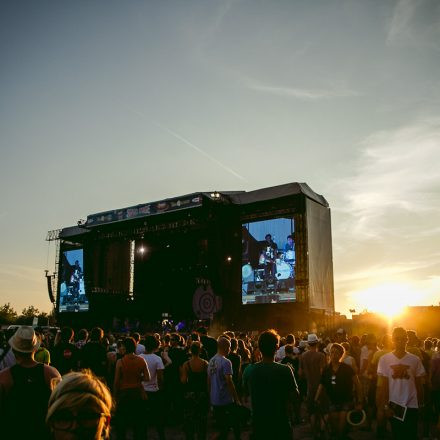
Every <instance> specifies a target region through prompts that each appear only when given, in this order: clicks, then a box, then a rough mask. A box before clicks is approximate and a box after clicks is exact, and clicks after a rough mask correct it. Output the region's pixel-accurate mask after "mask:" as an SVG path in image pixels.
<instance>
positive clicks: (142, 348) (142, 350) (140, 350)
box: [132, 332, 145, 354]
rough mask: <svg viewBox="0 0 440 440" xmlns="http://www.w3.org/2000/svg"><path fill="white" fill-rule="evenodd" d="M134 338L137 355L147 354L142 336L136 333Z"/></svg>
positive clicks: (133, 335)
mask: <svg viewBox="0 0 440 440" xmlns="http://www.w3.org/2000/svg"><path fill="white" fill-rule="evenodd" d="M132 337H133V339H134V340H135V341H136V354H142V353H145V345H144V344H141V335H140V334H139V333H137V332H134V333H133V334H132Z"/></svg>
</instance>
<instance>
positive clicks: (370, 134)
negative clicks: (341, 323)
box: [0, 0, 440, 312]
mask: <svg viewBox="0 0 440 440" xmlns="http://www.w3.org/2000/svg"><path fill="white" fill-rule="evenodd" d="M0 55H1V60H2V63H1V67H0V96H1V100H0V153H1V161H0V188H1V190H0V191H1V204H0V231H1V233H0V303H4V302H11V304H12V305H13V306H14V307H16V308H17V309H19V310H21V308H23V307H25V306H27V305H29V304H33V305H35V306H37V307H39V308H40V309H43V310H49V308H50V303H49V300H48V297H47V291H46V286H45V279H44V276H43V275H44V269H46V268H47V266H48V268H49V269H50V270H53V261H54V256H53V248H49V249H48V245H47V243H46V242H45V241H44V238H45V234H46V231H47V230H49V229H57V228H59V227H63V226H66V225H71V224H75V223H76V221H77V220H78V219H80V218H85V217H86V216H87V214H90V213H94V212H99V211H104V210H107V209H113V208H118V207H124V206H130V205H132V204H136V203H142V202H147V201H152V200H159V199H162V198H165V197H171V196H175V195H180V194H185V193H190V192H194V191H200V190H202V191H204V190H211V189H218V190H235V189H244V190H252V189H257V188H261V187H266V186H273V185H278V184H282V183H287V182H293V181H299V182H307V183H308V184H309V185H310V186H311V187H312V188H313V189H314V190H315V191H316V192H318V193H320V194H323V195H324V196H325V197H326V198H327V200H328V201H329V203H330V206H331V208H332V224H333V247H334V273H335V292H336V307H337V309H338V310H340V311H342V312H346V311H347V310H348V309H349V308H356V309H358V310H359V309H362V308H364V307H367V308H372V307H373V305H372V304H371V303H370V302H368V301H366V300H365V298H367V299H368V300H369V299H371V298H374V297H375V295H376V296H377V295H379V297H380V296H383V292H384V291H385V292H388V293H390V295H391V296H392V295H395V298H396V299H399V298H400V299H402V296H401V294H400V293H399V292H402V291H405V292H406V294H407V296H406V297H405V298H406V299H405V301H407V302H410V303H412V304H438V302H439V301H440V295H439V293H438V292H439V287H440V278H439V273H440V270H439V269H440V252H439V251H438V249H439V238H438V237H439V233H440V227H439V226H438V225H439V224H440V221H439V220H440V215H439V206H440V204H439V201H440V200H439V199H440V192H439V190H440V168H439V167H438V163H439V159H440V79H439V78H440V3H439V2H438V1H436V0H397V1H392V0H389V1H383V0H377V1H374V0H371V1H361V0H359V1H328V0H325V1H324V0H322V1H313V2H310V1H309V2H304V1H294V0H285V1H277V0H273V1H270V2H267V1H256V0H254V1H248V0H236V1H214V0H212V1H206V0H203V1H202V0H200V1H192V0H185V1H182V0H180V1H160V2H159V1H143V2H142V1H126V2H119V1H98V0H97V1H94V2H90V1H75V2H73V1H57V2H55V1H39V2H32V1H3V2H1V4H0ZM384 286H385V287H384ZM387 286H388V287H387ZM384 289H385V290H384ZM365 292H367V293H365ZM378 292H379V293H378ZM392 297H393V296H392ZM373 302H374V301H373Z"/></svg>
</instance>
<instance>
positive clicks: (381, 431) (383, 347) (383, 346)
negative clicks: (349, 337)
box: [369, 334, 393, 438]
mask: <svg viewBox="0 0 440 440" xmlns="http://www.w3.org/2000/svg"><path fill="white" fill-rule="evenodd" d="M392 347H393V341H392V340H391V335H389V334H385V335H383V336H382V339H381V343H380V350H378V351H376V352H375V353H374V354H373V358H372V359H371V362H370V365H369V374H370V378H371V382H372V387H375V392H376V388H377V367H378V364H379V360H380V358H381V357H382V356H383V355H385V354H387V353H390V352H391V350H392V349H393V348H392ZM376 419H377V427H376V434H377V437H378V438H384V437H385V435H386V425H387V419H386V417H385V412H384V410H383V407H377V411H376Z"/></svg>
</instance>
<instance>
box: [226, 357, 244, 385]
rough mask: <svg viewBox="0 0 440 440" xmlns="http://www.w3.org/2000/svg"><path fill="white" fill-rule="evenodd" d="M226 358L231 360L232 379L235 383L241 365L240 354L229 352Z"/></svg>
mask: <svg viewBox="0 0 440 440" xmlns="http://www.w3.org/2000/svg"><path fill="white" fill-rule="evenodd" d="M227 358H228V359H229V360H230V361H231V364H232V379H233V381H234V383H235V384H237V383H238V378H239V375H240V365H241V356H240V355H239V354H237V353H233V352H231V353H229V355H228V356H227Z"/></svg>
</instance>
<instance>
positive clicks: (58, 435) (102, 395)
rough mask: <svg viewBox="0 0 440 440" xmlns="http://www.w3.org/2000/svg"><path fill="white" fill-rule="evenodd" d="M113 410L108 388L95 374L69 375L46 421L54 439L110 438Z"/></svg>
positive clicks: (61, 383) (53, 399) (54, 397)
mask: <svg viewBox="0 0 440 440" xmlns="http://www.w3.org/2000/svg"><path fill="white" fill-rule="evenodd" d="M112 408H113V400H112V396H111V394H110V392H109V390H108V388H107V387H106V386H105V385H104V384H103V383H102V382H101V381H100V380H99V379H98V378H97V377H96V376H94V375H93V373H91V372H90V371H82V372H73V373H68V374H66V375H65V376H63V378H62V380H60V381H59V382H58V384H57V385H56V387H55V388H54V390H53V391H52V394H51V396H50V399H49V405H48V410H47V417H46V422H47V425H48V427H49V429H50V432H51V436H52V439H53V440H98V439H99V440H108V439H110V419H111V414H112ZM29 438H32V437H29ZM33 438H36V437H33Z"/></svg>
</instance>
